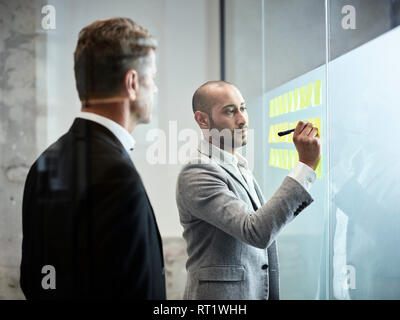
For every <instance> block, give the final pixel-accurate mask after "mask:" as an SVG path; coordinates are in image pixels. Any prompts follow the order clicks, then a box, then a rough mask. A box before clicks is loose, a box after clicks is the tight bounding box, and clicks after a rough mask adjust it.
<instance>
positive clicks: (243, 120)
mask: <svg viewBox="0 0 400 320" xmlns="http://www.w3.org/2000/svg"><path fill="white" fill-rule="evenodd" d="M236 115H237V119H236V124H237V125H238V126H239V127H240V128H241V127H243V126H245V125H247V117H246V115H245V114H244V113H243V112H241V111H240V110H239V111H238V112H237V114H236Z"/></svg>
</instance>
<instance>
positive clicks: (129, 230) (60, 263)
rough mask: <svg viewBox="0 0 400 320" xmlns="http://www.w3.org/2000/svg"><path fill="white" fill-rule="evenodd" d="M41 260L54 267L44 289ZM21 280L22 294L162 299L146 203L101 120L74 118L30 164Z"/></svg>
mask: <svg viewBox="0 0 400 320" xmlns="http://www.w3.org/2000/svg"><path fill="white" fill-rule="evenodd" d="M45 265H51V266H54V268H55V274H56V278H55V280H56V289H43V286H42V281H44V282H47V283H49V282H48V281H47V280H48V278H46V276H47V275H49V273H48V272H44V273H42V268H43V266H45ZM44 278H45V279H44ZM46 279H47V280H46ZM20 282H21V288H22V290H23V292H24V294H25V296H26V298H27V299H102V298H106V299H108V298H111V299H165V276H164V261H163V254H162V242H161V238H160V234H159V231H158V228H157V224H156V220H155V217H154V213H153V209H152V207H151V204H150V201H149V199H148V197H147V194H146V191H145V188H144V186H143V183H142V180H141V178H140V176H139V174H138V172H137V171H136V168H135V166H134V164H133V162H132V160H131V159H130V157H129V155H128V153H127V152H126V150H125V149H124V147H123V146H122V144H121V143H120V142H119V140H118V139H117V138H116V137H115V136H114V135H113V134H112V133H111V132H110V131H109V130H108V129H106V128H105V127H103V126H101V125H99V124H97V123H95V122H92V121H89V120H84V119H79V118H78V119H75V121H74V123H73V125H72V127H71V128H70V130H69V131H68V132H67V133H66V134H65V135H63V136H62V137H61V138H60V139H59V140H58V141H57V142H55V143H54V144H53V145H51V146H50V147H49V148H48V149H47V150H46V151H45V152H44V153H43V154H42V155H41V156H40V157H39V159H38V160H37V161H36V162H35V163H34V164H33V166H32V167H31V169H30V171H29V174H28V177H27V180H26V183H25V191H24V199H23V242H22V261H21V280H20Z"/></svg>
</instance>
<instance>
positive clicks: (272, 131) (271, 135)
mask: <svg viewBox="0 0 400 320" xmlns="http://www.w3.org/2000/svg"><path fill="white" fill-rule="evenodd" d="M273 142H274V126H273V125H271V126H270V127H269V135H268V143H273Z"/></svg>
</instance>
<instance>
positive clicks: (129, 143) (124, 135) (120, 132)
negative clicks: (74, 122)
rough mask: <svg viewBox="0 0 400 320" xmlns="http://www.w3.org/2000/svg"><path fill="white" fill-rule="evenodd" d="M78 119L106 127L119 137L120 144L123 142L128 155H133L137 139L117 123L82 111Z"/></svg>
mask: <svg viewBox="0 0 400 320" xmlns="http://www.w3.org/2000/svg"><path fill="white" fill-rule="evenodd" d="M78 118H82V119H86V120H90V121H93V122H96V123H98V124H100V125H102V126H104V127H106V128H107V129H108V130H110V131H111V132H112V133H113V134H114V135H115V136H116V137H117V139H118V140H119V142H121V144H122V146H123V147H124V149H125V150H126V151H127V152H128V154H131V152H132V151H133V149H134V148H135V144H136V141H135V139H134V138H133V137H132V135H131V134H130V133H129V132H128V130H126V129H125V128H124V127H123V126H121V125H120V124H118V123H116V122H115V121H113V120H111V119H108V118H106V117H103V116H100V115H98V114H95V113H92V112H82V111H80V112H79V114H78Z"/></svg>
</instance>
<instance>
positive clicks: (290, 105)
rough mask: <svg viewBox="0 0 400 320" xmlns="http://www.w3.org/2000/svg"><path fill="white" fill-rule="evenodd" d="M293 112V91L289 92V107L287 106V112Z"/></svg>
mask: <svg viewBox="0 0 400 320" xmlns="http://www.w3.org/2000/svg"><path fill="white" fill-rule="evenodd" d="M293 111H294V98H293V91H290V92H289V106H288V112H293Z"/></svg>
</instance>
